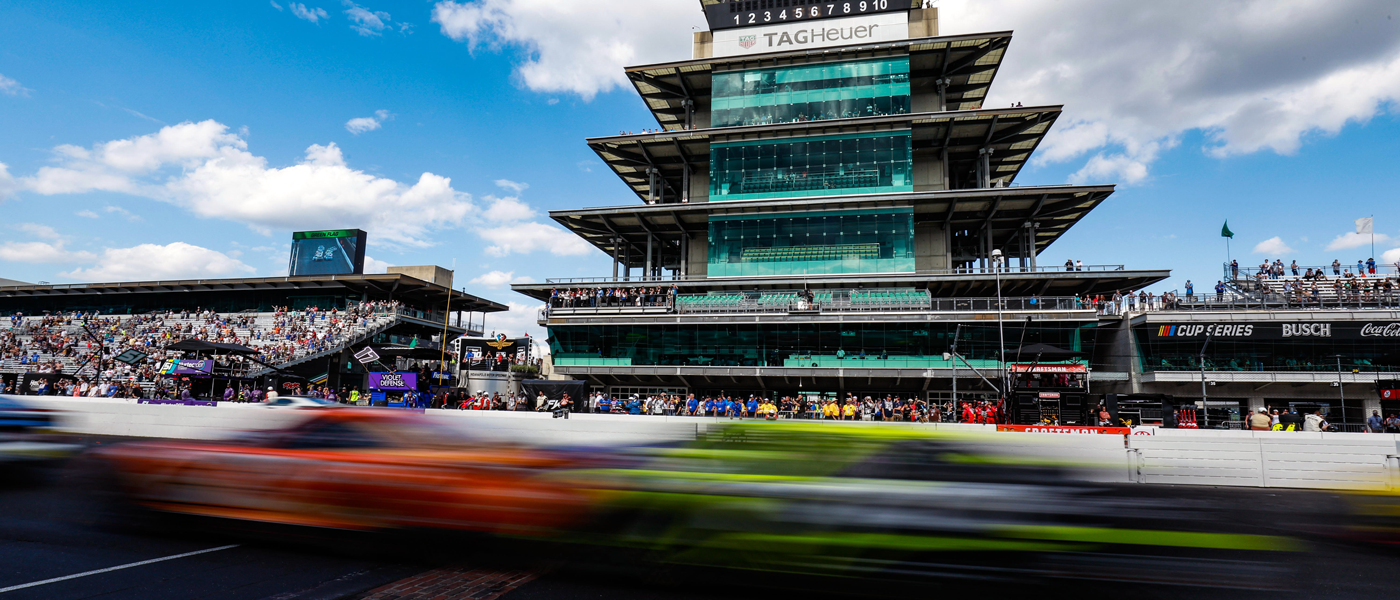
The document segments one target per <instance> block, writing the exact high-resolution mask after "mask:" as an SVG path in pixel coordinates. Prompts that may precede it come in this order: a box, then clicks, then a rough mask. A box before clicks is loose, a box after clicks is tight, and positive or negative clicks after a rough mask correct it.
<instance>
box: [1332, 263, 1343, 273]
mask: <svg viewBox="0 0 1400 600" xmlns="http://www.w3.org/2000/svg"><path fill="white" fill-rule="evenodd" d="M1332 276H1333V277H1341V276H1342V262H1341V261H1339V260H1337V259H1335V258H1334V259H1332Z"/></svg>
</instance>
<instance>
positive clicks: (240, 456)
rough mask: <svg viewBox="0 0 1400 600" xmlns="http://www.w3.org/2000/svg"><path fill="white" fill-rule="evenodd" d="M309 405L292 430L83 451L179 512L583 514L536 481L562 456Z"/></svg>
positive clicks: (370, 523)
mask: <svg viewBox="0 0 1400 600" xmlns="http://www.w3.org/2000/svg"><path fill="white" fill-rule="evenodd" d="M310 411H314V412H315V413H316V416H314V417H312V418H311V419H310V420H308V421H306V422H305V423H303V424H301V425H298V426H296V427H293V428H291V429H286V430H280V431H269V432H256V433H250V434H247V435H246V436H244V437H242V438H239V439H234V440H230V441H221V442H195V441H187V442H179V441H165V442H135V443H128V444H117V445H113V446H109V447H105V448H102V449H99V450H96V451H94V452H92V453H90V454H89V458H91V459H93V460H94V461H96V463H97V464H95V465H91V466H93V467H96V470H97V472H99V473H102V474H104V475H105V476H106V478H107V479H109V480H110V481H109V483H110V484H111V487H112V488H114V489H113V491H115V492H116V493H117V494H119V495H120V496H121V498H122V499H123V500H124V501H126V502H127V503H129V504H133V505H135V506H137V507H141V508H146V509H152V510H156V511H161V512H171V513H181V514H188V515H200V516H209V517H222V518H229V519H241V520H249V521H260V522H266V523H280V524H289V525H303V526H313V527H328V528H338V529H351V530H366V531H368V530H394V529H443V530H458V531H475V532H485V533H496V534H507V535H527V536H538V535H547V534H550V533H552V532H556V531H558V530H559V528H561V527H567V526H570V525H574V524H577V523H578V522H579V521H580V520H581V519H582V518H583V517H584V514H585V512H586V510H587V506H588V504H589V500H588V499H587V498H585V497H584V496H582V495H581V494H580V493H578V492H576V491H574V490H573V489H572V488H570V487H568V486H565V485H562V484H558V483H554V482H551V481H550V480H549V478H548V477H547V476H548V474H549V473H551V472H553V471H555V470H556V469H559V468H563V467H570V466H576V464H575V461H572V460H570V459H568V458H567V457H565V456H563V455H562V454H558V453H551V452H548V451H544V450H539V449H529V448H521V447H515V446H510V445H502V444H499V443H491V444H488V443H487V442H485V441H484V440H476V439H473V438H472V437H470V436H468V435H467V434H465V433H462V432H458V431H456V430H454V429H451V428H448V427H444V426H441V425H438V424H436V423H433V422H432V421H430V420H428V419H426V418H425V417H422V416H420V415H417V414H412V413H400V412H397V411H390V410H384V409H354V408H330V409H310Z"/></svg>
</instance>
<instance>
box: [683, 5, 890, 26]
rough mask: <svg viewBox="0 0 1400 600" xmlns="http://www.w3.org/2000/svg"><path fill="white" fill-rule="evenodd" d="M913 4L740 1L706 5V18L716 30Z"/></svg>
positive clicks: (861, 13) (872, 12) (861, 12)
mask: <svg viewBox="0 0 1400 600" xmlns="http://www.w3.org/2000/svg"><path fill="white" fill-rule="evenodd" d="M770 5H771V6H770ZM783 5H786V6H783ZM748 6H763V7H764V8H762V9H754V10H744V9H745V8H747V7H748ZM910 6H911V4H910V2H909V0H853V1H847V0H842V1H840V2H831V1H830V0H822V1H820V2H812V1H810V0H786V1H783V0H767V1H765V0H739V1H737V2H729V3H724V4H712V5H710V6H707V7H705V19H706V20H707V21H709V23H710V30H711V31H715V30H719V29H733V28H735V27H753V26H759V25H772V24H776V23H793V22H797V21H810V20H813V19H829V18H838V17H852V16H857V15H868V14H874V13H882V12H894V11H908V10H909V9H910ZM736 7H737V8H736Z"/></svg>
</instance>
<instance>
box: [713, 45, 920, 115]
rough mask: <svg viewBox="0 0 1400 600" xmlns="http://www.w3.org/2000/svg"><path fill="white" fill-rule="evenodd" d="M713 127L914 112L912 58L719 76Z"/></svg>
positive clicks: (716, 78) (717, 75)
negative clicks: (911, 86)
mask: <svg viewBox="0 0 1400 600" xmlns="http://www.w3.org/2000/svg"><path fill="white" fill-rule="evenodd" d="M713 81H714V90H713V92H712V96H711V100H710V125H711V126H712V127H731V126H735V125H767V124H771V123H792V122H796V121H822V120H826V119H846V118H852V117H869V116H879V115H898V114H905V113H908V112H909V58H908V57H904V58H885V59H878V60H864V61H857V62H844V63H834V64H821V65H802V66H793V67H776V68H769V69H753V70H749V71H733V72H729V73H715V74H714V79H713Z"/></svg>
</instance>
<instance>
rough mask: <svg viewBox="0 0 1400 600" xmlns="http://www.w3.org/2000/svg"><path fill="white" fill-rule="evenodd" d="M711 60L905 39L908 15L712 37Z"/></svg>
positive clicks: (754, 29) (734, 31) (847, 19)
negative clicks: (712, 58)
mask: <svg viewBox="0 0 1400 600" xmlns="http://www.w3.org/2000/svg"><path fill="white" fill-rule="evenodd" d="M714 35H715V39H714V54H713V55H714V57H716V58H719V57H725V56H744V55H749V54H766V53H769V52H790V51H794V50H811V49H814V48H831V47H834V46H850V45H858V44H875V43H880V42H897V41H899V40H905V39H909V13H908V12H907V11H905V12H895V13H880V14H872V15H864V16H859V17H845V18H839V19H831V20H818V21H812V22H801V21H799V22H795V23H784V24H781V25H769V26H766V27H750V28H746V29H725V30H721V31H716V32H715V33H714Z"/></svg>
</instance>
